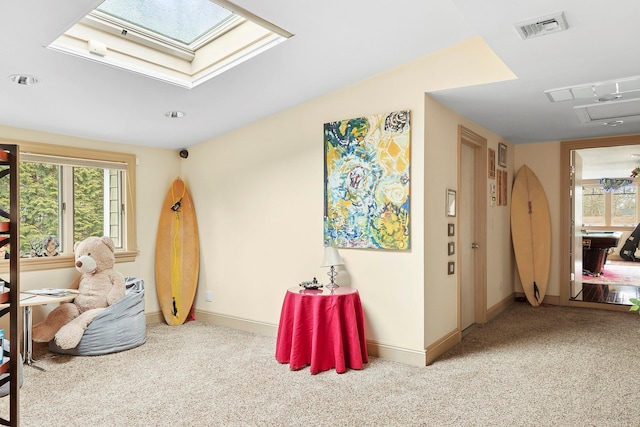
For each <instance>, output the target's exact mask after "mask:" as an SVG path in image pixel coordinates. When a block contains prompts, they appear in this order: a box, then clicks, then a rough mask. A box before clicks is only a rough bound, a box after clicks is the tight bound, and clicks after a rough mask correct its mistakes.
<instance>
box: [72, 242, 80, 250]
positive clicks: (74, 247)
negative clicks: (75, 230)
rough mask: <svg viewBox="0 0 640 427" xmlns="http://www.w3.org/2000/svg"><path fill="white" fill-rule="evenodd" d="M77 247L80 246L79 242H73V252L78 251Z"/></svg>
mask: <svg viewBox="0 0 640 427" xmlns="http://www.w3.org/2000/svg"><path fill="white" fill-rule="evenodd" d="M78 246H80V242H75V243H74V244H73V251H74V252H75V251H76V249H78Z"/></svg>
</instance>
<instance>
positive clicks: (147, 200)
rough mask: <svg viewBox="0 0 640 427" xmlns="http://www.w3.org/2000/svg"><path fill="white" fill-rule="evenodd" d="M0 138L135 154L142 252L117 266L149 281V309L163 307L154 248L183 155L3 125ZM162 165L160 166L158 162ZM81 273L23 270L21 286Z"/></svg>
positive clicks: (59, 283) (40, 310) (63, 283)
mask: <svg viewBox="0 0 640 427" xmlns="http://www.w3.org/2000/svg"><path fill="white" fill-rule="evenodd" d="M0 138H1V139H12V140H16V141H18V142H19V141H20V140H23V141H33V142H42V143H48V144H57V145H67V146H72V147H86V148H93V149H98V150H109V151H118V152H123V153H132V154H135V155H136V157H137V159H138V163H139V164H138V166H137V167H136V178H137V182H136V189H137V206H136V210H137V231H138V250H139V251H140V254H139V256H138V258H137V260H136V261H135V262H127V263H119V264H117V266H116V268H117V270H118V271H120V272H121V273H122V274H124V275H130V276H136V277H140V278H142V279H144V281H145V284H146V292H145V306H146V311H147V312H148V313H149V312H150V313H153V312H155V311H159V310H160V306H159V304H158V298H157V295H156V291H155V281H154V263H153V259H154V251H155V241H156V232H157V226H158V218H159V215H160V207H161V206H162V201H163V200H164V196H165V195H166V192H167V189H168V188H169V185H170V184H171V181H172V180H173V179H174V178H175V177H176V176H177V175H178V173H179V170H180V157H179V156H178V155H177V154H176V152H175V150H164V149H157V148H148V147H142V146H137V145H125V144H114V143H111V142H106V141H97V140H90V139H83V138H75V137H69V136H64V135H57V134H50V133H45V132H37V131H32V130H26V129H16V128H10V127H2V126H0ZM159 165H160V166H161V167H158V166H159ZM76 274H77V271H76V270H75V268H68V269H54V270H41V271H28V272H22V273H21V275H20V286H21V288H22V289H37V288H43V287H61V288H64V287H67V286H68V285H69V283H70V282H71V280H72V278H73V277H74V276H75V275H76ZM52 308H53V307H50V306H40V307H35V308H34V310H33V316H34V322H37V321H39V320H40V319H42V318H43V317H44V315H45V314H46V313H47V312H48V311H50V310H51V309H52Z"/></svg>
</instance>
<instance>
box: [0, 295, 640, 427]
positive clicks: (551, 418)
mask: <svg viewBox="0 0 640 427" xmlns="http://www.w3.org/2000/svg"><path fill="white" fill-rule="evenodd" d="M639 329H640V316H638V315H637V314H634V313H628V312H612V311H603V310H594V309H584V308H567V307H556V306H547V305H544V306H541V307H531V306H530V305H528V304H524V303H514V304H512V305H511V306H510V307H509V308H507V309H506V310H505V311H504V312H503V313H501V314H500V315H498V316H497V317H496V318H495V319H493V320H492V321H491V322H489V323H487V324H486V325H483V326H479V327H477V328H475V329H474V330H472V331H471V332H470V333H469V334H468V335H466V336H465V337H464V338H463V340H462V342H461V343H460V344H458V345H457V346H456V347H455V348H453V349H452V350H451V351H449V352H448V353H446V354H445V355H443V356H442V357H440V358H439V359H438V360H436V361H435V362H434V363H433V364H432V365H430V366H423V367H416V366H410V365H405V364H402V363H397V362H392V361H388V360H384V359H380V358H371V361H370V363H369V364H367V365H366V366H365V368H364V369H362V370H359V371H354V370H350V371H347V372H346V373H345V374H341V375H339V374H336V372H335V371H334V370H331V371H326V372H322V373H320V374H317V375H311V374H310V373H309V369H308V368H306V369H302V370H299V371H291V370H290V369H289V366H288V365H286V364H280V363H278V362H277V361H276V360H275V357H274V352H275V338H274V337H269V336H263V335H256V334H252V333H248V332H243V331H238V330H234V329H229V328H225V327H221V326H214V325H210V324H205V323H202V322H199V321H193V322H188V323H186V324H184V325H182V326H174V327H170V326H167V325H164V324H153V325H150V326H149V327H148V329H147V342H146V343H145V344H144V345H142V346H140V347H137V348H135V349H132V350H128V351H124V352H121V353H115V354H109V355H104V356H94V357H73V356H63V355H54V354H52V353H49V352H48V350H47V347H46V346H44V345H37V346H36V347H35V350H36V353H35V356H36V358H37V359H39V360H38V362H37V365H38V366H40V367H41V368H44V369H45V371H40V370H37V369H34V368H32V367H25V373H24V377H25V383H24V385H23V387H22V389H21V391H20V395H19V399H20V408H21V418H20V421H21V425H22V426H33V427H48V426H56V427H57V426H60V427H63V426H64V427H67V426H82V427H86V426H181V427H184V426H194V427H200V426H203V427H208V426H607V427H609V426H638V425H640V410H639V407H638V402H640V388H639V387H638V380H637V378H638V373H639V372H640V357H638V349H639V348H640V331H639ZM8 407H9V400H8V398H3V399H0V415H3V416H6V414H8Z"/></svg>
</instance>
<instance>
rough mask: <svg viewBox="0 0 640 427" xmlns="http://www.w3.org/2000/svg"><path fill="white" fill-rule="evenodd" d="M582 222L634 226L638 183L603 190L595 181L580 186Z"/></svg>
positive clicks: (591, 224) (636, 217) (635, 222)
mask: <svg viewBox="0 0 640 427" xmlns="http://www.w3.org/2000/svg"><path fill="white" fill-rule="evenodd" d="M582 222H583V224H584V225H585V226H591V227H598V226H606V227H635V226H636V225H637V224H638V184H637V183H635V182H634V183H632V184H630V185H627V186H624V187H621V188H618V189H615V190H611V191H605V190H604V188H603V187H602V185H601V184H599V183H597V182H590V181H585V183H584V184H583V187H582Z"/></svg>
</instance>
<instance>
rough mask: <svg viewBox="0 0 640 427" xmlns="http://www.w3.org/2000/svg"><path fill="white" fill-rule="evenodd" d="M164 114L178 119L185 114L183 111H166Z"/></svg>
mask: <svg viewBox="0 0 640 427" xmlns="http://www.w3.org/2000/svg"><path fill="white" fill-rule="evenodd" d="M164 115H165V116H167V117H169V118H170V119H179V118H182V117H184V116H185V114H184V112H182V111H167V112H166V113H164Z"/></svg>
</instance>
